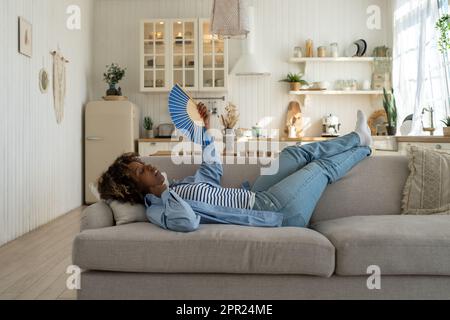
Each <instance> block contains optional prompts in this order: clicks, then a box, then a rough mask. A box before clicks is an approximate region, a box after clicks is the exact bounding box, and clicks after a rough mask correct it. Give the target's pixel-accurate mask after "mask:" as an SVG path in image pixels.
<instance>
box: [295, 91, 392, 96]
mask: <svg viewBox="0 0 450 320" xmlns="http://www.w3.org/2000/svg"><path fill="white" fill-rule="evenodd" d="M289 94H291V95H298V96H306V95H317V96H319V95H381V94H383V91H381V90H356V91H355V90H322V91H318V90H303V91H289Z"/></svg>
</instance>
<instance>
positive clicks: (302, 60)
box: [289, 57, 390, 63]
mask: <svg viewBox="0 0 450 320" xmlns="http://www.w3.org/2000/svg"><path fill="white" fill-rule="evenodd" d="M378 60H379V61H382V60H386V61H387V60H390V58H375V57H352V58H351V57H337V58H332V57H325V58H318V57H314V58H291V59H290V60H289V62H290V63H305V62H374V61H378Z"/></svg>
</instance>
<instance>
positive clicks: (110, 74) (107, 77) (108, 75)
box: [103, 63, 127, 96]
mask: <svg viewBox="0 0 450 320" xmlns="http://www.w3.org/2000/svg"><path fill="white" fill-rule="evenodd" d="M106 68H107V69H106V72H105V73H104V74H103V77H104V78H103V80H104V81H105V82H106V83H107V84H108V85H109V89H108V91H106V95H107V96H120V95H122V90H121V89H120V88H119V90H118V89H117V88H116V86H117V84H118V83H119V82H120V80H122V79H123V77H124V76H125V72H126V70H127V69H126V68H124V69H122V68H121V67H120V66H119V65H118V64H115V63H112V64H111V65H109V66H106Z"/></svg>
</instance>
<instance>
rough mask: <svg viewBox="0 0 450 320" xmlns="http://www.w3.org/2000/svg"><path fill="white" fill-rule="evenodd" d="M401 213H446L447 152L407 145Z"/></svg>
mask: <svg viewBox="0 0 450 320" xmlns="http://www.w3.org/2000/svg"><path fill="white" fill-rule="evenodd" d="M409 157H410V163H409V168H410V170H411V175H410V176H409V178H408V180H407V182H406V186H405V189H404V192H403V205H402V210H403V211H402V213H403V214H424V215H425V214H436V213H443V212H445V213H447V214H450V154H448V153H446V152H440V151H434V150H429V149H425V148H419V147H411V149H410V151H409Z"/></svg>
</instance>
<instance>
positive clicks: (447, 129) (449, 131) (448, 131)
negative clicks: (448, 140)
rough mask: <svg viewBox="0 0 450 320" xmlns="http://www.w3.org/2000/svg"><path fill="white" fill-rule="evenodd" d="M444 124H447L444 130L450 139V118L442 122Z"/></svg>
mask: <svg viewBox="0 0 450 320" xmlns="http://www.w3.org/2000/svg"><path fill="white" fill-rule="evenodd" d="M442 123H443V124H445V127H444V128H443V129H444V136H446V137H450V116H448V117H447V118H445V119H444V120H442Z"/></svg>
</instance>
